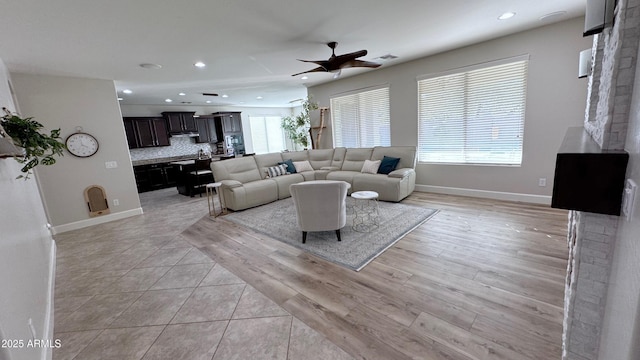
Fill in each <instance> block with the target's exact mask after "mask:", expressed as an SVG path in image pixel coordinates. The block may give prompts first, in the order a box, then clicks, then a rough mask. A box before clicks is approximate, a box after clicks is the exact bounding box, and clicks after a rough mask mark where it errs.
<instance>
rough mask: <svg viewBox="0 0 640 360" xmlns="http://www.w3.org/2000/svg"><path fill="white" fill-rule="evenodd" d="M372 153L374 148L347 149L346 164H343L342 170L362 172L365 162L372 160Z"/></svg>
mask: <svg viewBox="0 0 640 360" xmlns="http://www.w3.org/2000/svg"><path fill="white" fill-rule="evenodd" d="M372 152H373V148H347V153H346V154H345V155H344V162H343V163H342V170H344V171H357V172H360V170H362V165H364V161H365V160H370V159H371V153H372Z"/></svg>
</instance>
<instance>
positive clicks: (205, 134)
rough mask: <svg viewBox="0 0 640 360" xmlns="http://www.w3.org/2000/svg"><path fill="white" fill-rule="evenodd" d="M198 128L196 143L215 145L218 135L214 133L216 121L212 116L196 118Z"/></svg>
mask: <svg viewBox="0 0 640 360" xmlns="http://www.w3.org/2000/svg"><path fill="white" fill-rule="evenodd" d="M196 126H197V128H198V137H197V138H196V142H197V143H216V142H218V135H217V131H216V119H215V117H214V116H213V115H201V116H200V117H197V118H196Z"/></svg>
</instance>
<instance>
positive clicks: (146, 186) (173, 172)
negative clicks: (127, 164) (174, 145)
mask: <svg viewBox="0 0 640 360" xmlns="http://www.w3.org/2000/svg"><path fill="white" fill-rule="evenodd" d="M133 174H134V175H135V177H136V185H137V187H138V192H139V193H141V192H145V191H152V190H158V189H165V188H169V187H174V186H176V184H177V179H178V175H179V174H178V170H177V169H176V167H175V166H173V165H169V163H158V164H149V165H137V166H134V167H133Z"/></svg>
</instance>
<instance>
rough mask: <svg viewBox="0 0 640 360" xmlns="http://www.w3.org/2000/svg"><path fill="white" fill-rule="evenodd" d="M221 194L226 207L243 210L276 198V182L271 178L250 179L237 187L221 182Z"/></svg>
mask: <svg viewBox="0 0 640 360" xmlns="http://www.w3.org/2000/svg"><path fill="white" fill-rule="evenodd" d="M222 196H223V198H224V201H225V204H226V206H227V208H229V209H231V210H234V211H237V210H244V209H248V208H251V207H255V206H258V205H263V204H267V203H270V202H273V201H276V200H278V184H277V183H276V182H275V181H273V180H272V179H265V180H258V181H251V182H248V183H244V184H243V185H242V186H238V187H226V186H224V184H223V187H222Z"/></svg>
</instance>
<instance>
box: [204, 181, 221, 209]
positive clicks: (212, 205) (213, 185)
mask: <svg viewBox="0 0 640 360" xmlns="http://www.w3.org/2000/svg"><path fill="white" fill-rule="evenodd" d="M221 185H222V183H220V182H215V183H211V184H207V185H206V186H205V190H206V191H207V205H209V216H214V217H218V216H219V215H222V213H224V203H223V202H222V195H220V186H221ZM214 190H215V192H216V193H217V194H218V202H220V213H217V212H216V202H215V200H214V198H213V191H214ZM212 210H213V212H212Z"/></svg>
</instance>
